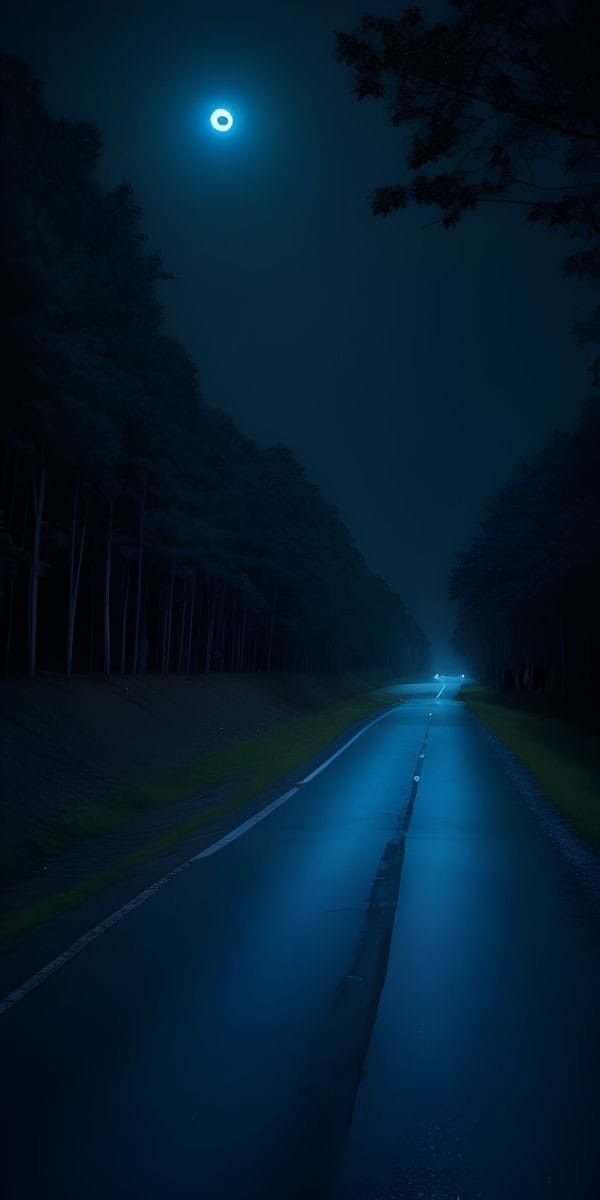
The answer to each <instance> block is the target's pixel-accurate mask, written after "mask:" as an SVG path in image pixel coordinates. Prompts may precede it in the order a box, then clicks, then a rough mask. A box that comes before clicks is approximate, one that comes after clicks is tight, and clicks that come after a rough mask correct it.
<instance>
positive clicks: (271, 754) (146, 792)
mask: <svg viewBox="0 0 600 1200" xmlns="http://www.w3.org/2000/svg"><path fill="white" fill-rule="evenodd" d="M388 707H389V701H386V700H385V698H384V697H382V696H381V695H377V694H376V693H373V692H368V693H366V694H363V695H359V696H356V697H354V698H353V699H351V700H348V701H346V702H344V703H343V704H336V705H333V706H330V707H327V708H325V709H321V710H319V711H317V712H313V713H309V714H307V715H303V716H299V717H294V718H292V719H291V720H289V721H285V722H283V723H282V724H281V725H278V726H276V727H275V728H274V729H271V730H267V731H265V732H263V733H260V734H257V735H255V736H253V737H246V738H239V739H236V740H235V741H232V742H230V743H229V744H228V745H225V746H221V747H219V748H218V749H215V750H211V751H209V752H208V753H206V754H203V755H202V756H201V757H200V758H199V759H198V760H197V761H196V762H194V763H191V764H190V766H189V767H188V768H187V769H186V770H185V771H178V772H174V773H172V774H164V775H162V776H159V777H156V778H152V779H151V780H148V781H147V782H144V783H141V784H140V785H138V787H136V788H135V789H132V790H131V792H129V793H127V794H125V795H123V796H121V797H118V798H111V797H107V799H106V800H105V801H99V800H95V801H94V802H93V803H91V804H84V805H82V806H80V808H79V809H78V810H77V812H75V813H73V814H72V815H70V816H69V818H68V820H69V824H68V827H67V828H64V827H63V826H61V827H60V828H59V829H57V830H56V831H55V833H54V835H53V833H52V831H50V833H49V845H50V846H51V845H53V844H54V845H61V846H64V844H65V843H68V842H71V843H73V842H75V841H82V840H84V839H86V840H89V839H90V838H92V837H94V836H98V835H100V834H103V833H106V832H109V831H111V830H115V829H118V828H119V827H121V826H125V825H126V824H127V823H128V822H129V821H130V820H131V819H132V818H133V817H134V816H138V817H139V815H140V814H142V813H143V812H145V811H151V810H153V809H156V808H158V807H164V806H168V805H169V804H174V803H176V802H177V801H178V800H183V799H185V798H186V797H189V796H193V795H194V794H195V793H197V792H198V793H201V792H202V791H203V790H206V789H207V788H208V787H210V786H211V785H215V784H221V785H222V784H231V786H232V791H231V794H230V795H229V796H228V797H227V799H226V800H220V801H218V802H216V803H215V804H214V805H212V806H209V807H208V808H206V807H205V808H203V810H202V812H199V813H197V814H196V815H195V816H191V817H188V818H187V819H186V820H183V821H179V822H175V823H174V824H173V825H172V826H170V827H169V829H168V830H167V831H166V832H165V833H163V834H162V835H161V836H160V837H159V838H154V839H153V840H150V841H146V842H143V843H142V844H141V845H140V846H139V847H138V848H137V849H136V850H134V851H130V852H129V853H127V854H123V855H117V856H116V857H115V859H114V860H113V862H111V864H110V865H109V866H108V867H107V868H105V869H104V870H101V871H93V872H90V873H89V874H88V875H86V876H85V877H84V878H83V879H82V880H81V881H80V882H79V883H78V884H77V885H76V886H74V887H71V888H67V889H65V890H62V891H60V890H59V891H57V892H54V893H53V894H52V895H49V896H47V897H44V899H42V900H39V901H37V902H36V903H33V904H29V905H27V906H25V907H22V908H20V909H13V910H11V911H9V912H7V913H6V914H4V915H3V916H2V918H0V950H2V951H7V950H9V949H11V948H12V947H13V946H14V945H15V944H16V943H17V942H18V941H20V940H21V939H22V938H23V937H25V936H26V935H27V934H28V933H30V932H31V931H32V930H33V929H35V928H37V926H39V925H41V924H42V923H43V922H45V921H47V920H49V919H50V918H51V917H55V916H59V915H60V914H61V913H64V912H67V911H68V910H70V909H73V908H75V907H77V906H79V905H81V904H83V903H84V902H85V901H86V900H89V899H90V898H91V897H92V896H94V895H96V894H97V893H98V892H100V891H101V890H102V889H103V888H105V887H107V886H108V885H109V884H111V883H117V882H118V881H120V880H122V879H125V878H126V877H127V876H128V875H129V874H131V872H132V871H133V870H135V868H136V867H139V866H143V865H144V864H146V863H148V862H151V861H152V859H154V858H158V857H159V856H160V855H163V854H166V853H169V852H171V851H173V850H175V849H176V848H177V846H179V845H180V844H181V843H183V842H184V841H185V840H186V839H187V838H189V837H191V836H192V835H193V834H197V833H199V832H201V831H202V830H203V829H205V828H207V827H209V826H210V825H211V824H213V822H214V821H215V820H218V819H219V818H221V817H223V816H226V815H227V814H228V813H231V812H234V811H235V810H236V809H238V808H240V807H241V806H242V805H243V804H245V803H246V802H247V801H248V800H251V799H253V798H254V797H256V796H258V795H260V793H261V792H263V791H265V790H266V789H267V788H268V787H270V786H271V785H272V784H274V783H276V782H277V780H278V779H279V778H281V777H283V776H285V775H286V774H288V773H289V772H290V771H293V770H294V769H295V768H296V767H299V766H301V765H302V764H303V763H305V762H306V761H307V760H308V759H310V758H312V757H313V756H314V755H315V754H318V753H319V751H320V750H322V749H323V748H324V747H325V746H327V745H328V744H329V743H330V742H332V741H334V740H335V738H337V737H339V736H340V735H341V734H342V733H343V732H344V730H345V729H347V728H348V727H349V726H351V725H354V724H356V723H357V722H360V721H363V720H366V719H367V718H368V717H369V716H371V715H374V714H376V713H377V712H378V711H382V710H383V709H385V708H388Z"/></svg>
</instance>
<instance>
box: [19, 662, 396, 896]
mask: <svg viewBox="0 0 600 1200" xmlns="http://www.w3.org/2000/svg"><path fill="white" fill-rule="evenodd" d="M383 682H384V677H383V676H382V675H381V674H379V675H376V674H372V675H355V674H350V673H348V674H342V675H331V676H323V675H321V676H314V675H269V676H268V675H250V676H243V675H237V676H236V675H231V676H226V675H220V676H208V677H194V678H161V677H146V678H125V679H119V680H112V681H108V682H102V681H98V680H89V679H73V680H70V681H67V680H64V679H41V680H34V681H27V680H19V681H6V682H4V683H3V684H2V685H0V748H1V754H0V792H1V797H2V816H1V819H2V839H1V841H2V848H1V851H0V855H1V857H0V872H1V879H2V884H3V885H4V886H6V885H7V884H10V883H13V882H15V881H18V880H20V879H23V878H26V877H27V875H29V874H30V873H32V872H34V871H36V869H39V867H40V865H41V864H43V863H44V862H45V861H47V860H48V859H50V858H52V856H53V855H56V854H57V853H60V852H62V851H63V850H64V849H65V848H66V847H68V846H69V845H72V844H73V843H76V842H77V841H79V840H81V839H82V838H84V837H87V838H89V837H93V836H94V835H95V834H98V835H99V834H102V833H104V832H105V831H106V829H107V828H110V824H111V821H112V822H113V824H114V823H115V821H116V823H121V819H122V821H123V822H126V821H127V820H128V819H129V816H130V815H131V816H132V817H134V816H135V815H136V813H137V812H139V803H140V802H139V800H136V799H135V797H136V793H138V792H139V791H140V789H142V790H143V791H144V795H145V796H146V797H147V796H148V794H149V789H150V790H151V785H152V781H153V780H159V779H164V778H165V776H167V775H168V776H173V777H176V776H177V775H178V773H182V772H185V771H186V770H188V768H189V767H190V765H191V764H193V763H194V762H196V761H197V760H198V759H199V758H200V757H201V756H202V755H203V754H206V752H207V751H211V750H214V749H215V748H216V747H219V746H225V745H227V744H228V743H230V742H232V741H235V740H236V739H240V738H245V739H247V738H250V737H255V736H256V735H260V734H261V733H263V732H266V731H268V730H271V729H273V728H274V727H276V726H277V725H278V724H281V723H283V722H285V721H289V720H290V719H292V718H294V717H297V716H302V715H305V714H309V713H311V712H317V711H318V710H320V709H324V708H326V707H327V706H329V705H332V704H339V703H340V702H343V701H345V700H348V699H351V698H352V697H353V696H357V695H359V694H360V693H362V692H365V691H366V690H368V689H370V688H373V687H376V686H378V684H380V683H383ZM132 797H133V801H132ZM167 800H168V798H167V797H165V796H162V797H161V796H160V795H157V796H156V797H155V798H154V800H153V803H155V804H157V805H159V804H164V803H165V801H167Z"/></svg>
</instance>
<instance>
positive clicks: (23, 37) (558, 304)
mask: <svg viewBox="0 0 600 1200" xmlns="http://www.w3.org/2000/svg"><path fill="white" fill-rule="evenodd" d="M365 7H367V8H368V7H371V8H372V10H373V11H374V12H376V13H377V14H382V13H384V12H388V13H397V12H399V11H400V8H401V7H403V6H401V5H397V4H396V5H394V4H389V3H379V2H377V3H374V4H372V5H365V3H364V0H360V2H359V0H356V2H355V0H338V2H336V3H332V2H328V0H313V2H309V0H302V2H301V0H287V2H285V0H284V2H281V0H270V2H269V0H254V2H252V3H250V2H249V0H229V3H228V4H226V5H218V4H206V3H202V2H201V0H171V2H170V3H169V4H165V3H164V0H160V2H158V0H143V2H140V3H131V4H127V3H122V2H121V3H119V2H115V3H106V2H104V3H101V4H99V5H92V4H88V3H86V4H83V3H81V0H80V2H78V3H77V2H75V0H73V2H72V3H66V2H63V3H53V4H49V3H47V2H44V3H35V2H34V0H21V2H20V3H19V4H18V5H17V4H13V5H12V6H11V10H12V11H10V12H9V15H8V17H5V20H4V30H5V49H6V50H8V51H9V52H11V53H18V54H22V55H23V56H24V57H25V58H26V59H27V60H28V62H29V63H30V65H31V66H32V68H33V70H34V72H35V73H36V74H37V75H38V77H39V78H40V79H41V80H42V81H43V82H44V85H45V87H44V92H43V96H44V101H45V103H46V104H47V106H48V108H49V109H50V111H51V112H52V113H53V114H54V115H63V116H65V117H69V118H72V119H82V120H89V121H93V122H95V123H96V124H98V126H99V128H100V130H101V133H102V136H103V139H104V155H103V159H102V164H101V167H100V180H101V183H102V185H103V186H104V187H113V186H115V185H116V184H118V183H119V182H121V181H122V180H123V179H128V180H130V181H131V182H132V183H133V185H134V187H135V191H136V194H137V198H138V200H139V202H140V203H141V204H142V206H143V209H144V214H145V228H146V230H147V233H148V234H149V237H150V240H151V243H153V244H156V246H157V248H158V249H160V250H161V251H162V253H163V255H164V258H165V264H166V266H167V268H168V269H170V270H172V271H174V272H175V273H176V275H177V280H176V281H174V282H170V283H166V284H165V285H164V300H165V305H166V308H167V313H168V324H169V330H170V332H172V333H173V334H175V335H176V336H177V337H178V338H180V339H181V340H182V341H183V342H184V344H185V345H186V347H187V348H188V350H189V351H190V352H191V353H192V355H193V357H194V358H195V360H196V361H197V363H198V366H199V370H200V379H201V384H202V389H203V393H204V396H205V398H206V400H207V401H208V402H210V403H212V404H215V405H218V406H220V407H222V408H223V409H225V410H226V411H227V412H228V413H230V414H231V415H232V416H233V417H234V419H235V420H236V422H237V423H238V424H239V425H240V427H241V428H242V429H243V430H244V432H246V433H248V434H250V435H251V436H253V437H255V438H257V439H258V440H259V441H261V442H265V443H270V442H278V441H280V442H285V443H287V444H288V445H289V446H290V447H291V448H292V449H293V451H294V452H295V454H296V455H297V457H298V458H299V459H300V461H301V462H302V463H303V464H304V465H305V466H306V468H307V470H308V473H309V475H310V477H311V478H312V479H313V480H314V481H315V482H317V483H318V484H319V485H320V487H321V489H322V490H323V492H324V493H325V494H326V496H327V497H328V498H329V499H331V501H333V502H334V503H335V504H336V505H337V506H338V508H339V510H340V512H341V514H342V516H343V517H344V519H345V521H346V522H347V524H348V526H349V527H350V529H351V531H352V533H353V535H354V537H355V538H356V540H357V542H358V544H359V546H360V549H361V550H362V552H363V553H364V555H365V557H366V558H367V560H368V562H369V564H370V566H372V567H373V568H374V569H375V570H377V571H379V572H380V573H381V574H382V575H384V576H385V577H386V578H387V579H388V580H389V582H390V583H391V584H392V586H394V587H395V588H396V589H397V590H398V591H399V592H400V594H401V595H402V596H403V598H404V599H405V600H406V602H407V604H408V606H409V607H410V608H411V610H412V611H413V613H414V615H415V616H416V617H417V619H418V620H419V622H420V623H421V624H422V625H423V627H424V629H425V631H426V632H427V634H428V635H429V637H430V638H431V640H432V643H433V646H434V666H435V669H436V670H440V671H443V670H445V669H450V668H451V667H452V666H453V665H454V659H453V656H452V652H451V651H450V647H449V642H450V633H451V625H452V614H451V609H450V605H449V602H448V600H447V595H446V591H447V576H448V571H449V568H450V566H451V562H452V557H453V554H454V551H455V550H456V549H459V548H460V547H461V546H462V545H464V544H465V542H466V540H467V539H468V537H469V535H470V533H471V532H472V531H473V529H474V527H475V525H476V523H477V521H478V519H479V516H480V514H481V507H482V504H483V502H484V499H485V497H486V496H487V495H488V494H490V493H491V492H493V491H494V490H495V489H496V488H497V487H498V486H499V485H500V484H501V483H502V482H503V481H504V479H505V478H506V476H507V474H508V473H509V472H510V471H511V469H512V468H513V467H514V466H516V465H517V464H518V463H519V462H520V461H521V460H522V459H523V458H525V457H527V456H528V455H530V454H531V452H532V451H534V450H535V449H536V448H537V447H539V446H540V445H541V444H542V442H543V441H544V439H545V438H546V436H547V435H548V433H549V432H550V431H551V430H552V429H553V428H555V427H556V426H562V427H570V426H572V425H573V424H574V422H575V419H576V417H577V414H578V411H579V408H580V405H581V402H582V400H583V399H584V398H585V395H586V392H587V389H588V384H587V377H586V355H585V353H584V352H583V351H581V350H578V349H577V348H576V346H575V343H574V339H573V337H572V335H571V333H570V327H571V325H572V324H573V321H574V320H576V319H577V318H578V317H579V316H580V315H582V314H583V313H586V312H587V309H588V307H589V304H588V302H587V298H586V296H585V294H582V293H581V291H579V292H578V291H577V288H576V285H575V284H571V283H566V282H565V281H564V280H563V279H562V278H561V259H562V257H563V256H564V251H565V246H564V244H562V243H561V241H560V239H559V238H557V237H556V236H553V235H551V234H548V233H545V232H543V231H538V230H532V229H531V228H528V227H527V226H526V224H525V222H524V221H523V218H522V217H521V215H520V213H518V212H517V213H515V212H514V211H511V210H502V209H497V210H492V209H488V211H486V213H485V214H484V215H483V216H482V217H479V216H476V217H475V218H471V219H469V220H467V221H465V223H464V225H463V226H462V227H459V229H458V230H457V231H455V232H453V233H450V234H446V233H444V231H443V230H442V229H441V227H440V226H439V225H436V226H433V227H431V228H425V227H424V226H425V224H426V222H427V221H428V220H429V219H430V218H429V217H428V214H427V213H426V211H424V210H419V211H415V212H411V213H408V214H406V215H404V216H401V217H397V218H393V219H389V220H387V221H384V220H382V219H377V220H376V219H374V218H373V217H372V216H371V214H370V210H369V206H368V202H367V198H366V197H367V194H368V192H369V191H370V190H371V188H373V187H374V186H375V185H377V184H382V183H393V182H398V180H399V179H400V178H402V175H403V163H402V148H403V135H402V134H400V133H398V132H397V131H395V130H393V129H392V128H391V126H389V125H388V124H387V122H386V120H385V112H384V109H383V107H382V106H381V105H377V104H363V105H358V104H357V103H356V101H355V100H354V99H353V97H352V94H351V82H352V81H351V74H350V72H349V71H348V70H347V69H346V68H344V67H342V66H338V65H337V64H336V62H335V51H334V37H333V33H334V31H335V30H336V29H345V30H349V29H351V28H352V27H353V26H354V25H355V24H356V22H357V20H358V18H359V17H360V15H361V13H362V12H363V11H364V9H365ZM425 8H426V10H428V11H431V6H430V5H425ZM219 104H224V105H225V106H227V107H229V108H231V110H232V111H233V112H234V114H235V117H236V126H235V129H234V132H233V133H232V134H231V135H227V136H225V137H220V136H219V135H216V134H213V133H211V131H210V127H209V125H208V117H209V114H210V112H211V110H212V108H214V107H216V106H217V105H219Z"/></svg>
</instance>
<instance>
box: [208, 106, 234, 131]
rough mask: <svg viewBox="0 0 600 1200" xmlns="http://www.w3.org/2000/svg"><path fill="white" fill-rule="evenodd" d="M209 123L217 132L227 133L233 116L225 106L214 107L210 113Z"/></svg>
mask: <svg viewBox="0 0 600 1200" xmlns="http://www.w3.org/2000/svg"><path fill="white" fill-rule="evenodd" d="M210 123H211V125H212V127H213V129H216V131H217V133H228V132H229V130H230V129H231V126H232V125H233V117H232V115H231V113H230V112H228V111H227V109H226V108H215V111H214V112H213V113H211V115H210Z"/></svg>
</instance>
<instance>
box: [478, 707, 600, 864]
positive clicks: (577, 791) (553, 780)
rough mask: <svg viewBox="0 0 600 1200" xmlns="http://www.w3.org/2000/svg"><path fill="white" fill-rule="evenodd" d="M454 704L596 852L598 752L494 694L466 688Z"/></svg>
mask: <svg viewBox="0 0 600 1200" xmlns="http://www.w3.org/2000/svg"><path fill="white" fill-rule="evenodd" d="M458 698H459V699H460V700H464V701H465V703H466V704H467V705H468V706H469V708H470V709H471V710H472V711H473V712H474V713H475V715H476V716H477V717H479V719H480V720H481V721H482V722H483V724H484V725H487V726H488V728H489V729H491V730H492V733H495V734H496V735H497V736H498V737H499V738H500V740H501V741H503V742H504V743H505V745H507V746H508V747H509V749H510V750H512V751H513V753H514V754H516V755H517V757H518V758H520V760H521V762H522V763H524V765H525V766H526V767H527V768H528V769H529V770H530V771H531V774H532V775H533V776H534V778H535V779H536V780H537V782H538V783H539V785H540V787H541V788H542V790H543V791H544V792H545V793H546V795H547V796H549V798H550V799H551V800H552V801H553V803H554V804H555V805H556V807H557V808H558V809H559V810H560V812H561V813H562V814H563V815H564V816H565V817H567V818H568V819H569V821H570V822H571V824H572V826H573V828H574V829H575V830H576V832H577V833H578V834H579V835H580V836H581V837H583V838H584V839H585V840H586V841H587V842H589V843H591V844H592V845H593V846H595V847H596V848H600V747H599V745H598V740H597V738H595V737H593V735H592V734H591V733H589V732H587V731H586V730H583V729H579V728H577V726H575V725H572V724H570V723H569V722H568V721H565V720H562V719H560V718H557V717H553V716H549V715H548V714H547V713H542V712H539V711H537V710H536V709H535V708H534V707H532V703H531V701H530V700H528V701H527V703H526V704H521V703H519V702H518V700H516V699H515V698H513V697H512V696H508V695H506V694H505V693H503V692H499V691H495V690H494V689H493V688H486V687H479V686H476V685H470V684H469V685H466V686H464V687H462V688H461V690H460V692H459V696H458Z"/></svg>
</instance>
